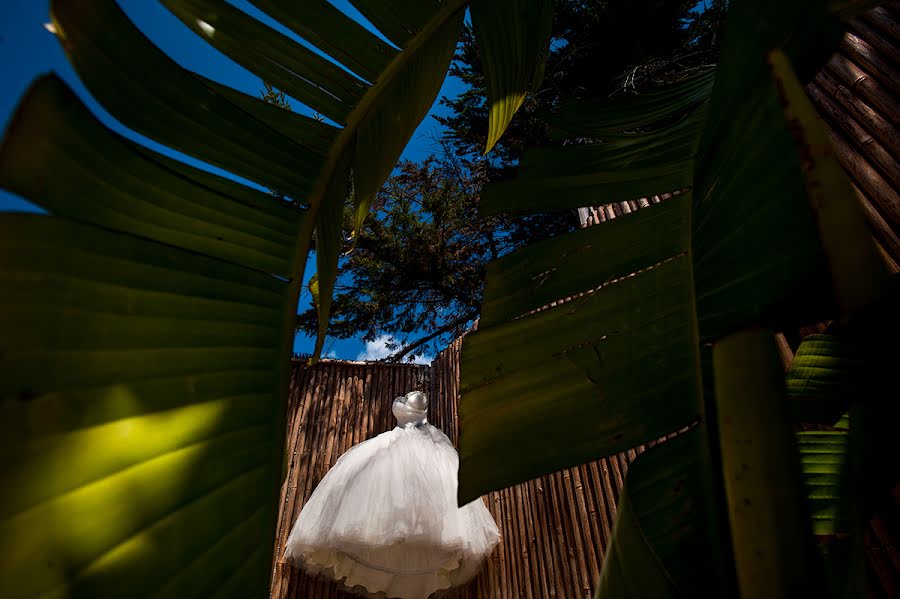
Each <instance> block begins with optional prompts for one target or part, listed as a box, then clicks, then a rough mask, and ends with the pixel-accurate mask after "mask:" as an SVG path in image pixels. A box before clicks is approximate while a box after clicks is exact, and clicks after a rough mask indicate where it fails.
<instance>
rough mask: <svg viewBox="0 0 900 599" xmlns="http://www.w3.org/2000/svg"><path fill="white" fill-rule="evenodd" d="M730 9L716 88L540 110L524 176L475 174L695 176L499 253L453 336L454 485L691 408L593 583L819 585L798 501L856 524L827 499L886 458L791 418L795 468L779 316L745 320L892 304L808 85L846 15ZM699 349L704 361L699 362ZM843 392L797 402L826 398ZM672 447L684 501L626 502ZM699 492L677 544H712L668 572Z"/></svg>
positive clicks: (603, 448) (655, 183) (540, 208)
mask: <svg viewBox="0 0 900 599" xmlns="http://www.w3.org/2000/svg"><path fill="white" fill-rule="evenodd" d="M728 18H729V20H728V24H727V27H726V31H725V36H724V37H723V43H722V46H721V62H720V64H719V66H718V67H717V69H716V71H715V75H714V77H715V79H714V83H713V76H712V75H711V74H710V73H708V72H707V73H704V72H702V71H699V72H698V71H696V70H694V71H693V73H691V72H687V73H685V72H682V76H681V77H679V79H678V81H676V82H675V83H674V84H671V85H668V86H665V87H661V88H658V89H656V90H651V91H649V92H645V93H639V94H638V96H637V98H636V99H635V100H634V101H632V102H629V103H626V102H623V101H621V99H619V98H616V97H613V98H597V97H594V98H585V99H584V100H583V101H582V102H579V103H576V104H574V105H570V106H562V107H559V109H558V110H556V109H557V108H558V107H557V106H551V107H550V110H548V112H550V113H552V116H551V117H550V118H549V119H548V120H549V122H550V123H551V125H552V126H553V130H552V133H553V134H555V135H556V136H557V137H560V138H562V139H564V140H566V141H568V142H569V143H568V144H564V145H563V146H562V147H545V148H537V149H532V150H529V151H527V152H525V154H524V155H522V157H521V159H520V160H519V161H518V171H519V172H518V176H517V177H516V178H515V179H511V180H506V181H502V182H499V183H495V184H494V185H493V186H491V187H490V188H488V189H487V190H486V191H485V193H484V195H483V201H482V203H481V206H480V209H481V212H482V214H485V215H489V216H492V217H493V216H495V215H497V214H502V213H509V212H518V213H540V212H548V211H554V210H560V209H567V208H573V207H576V206H582V205H585V204H594V205H596V204H603V203H607V202H613V201H621V200H624V199H634V200H637V199H639V198H641V197H643V196H647V195H650V194H660V193H664V192H673V191H679V190H684V189H685V188H691V190H690V191H688V192H685V193H682V194H681V195H676V196H675V198H673V199H670V200H667V201H664V202H663V203H662V204H658V205H650V206H649V207H647V208H645V209H643V210H639V211H638V212H637V213H635V214H630V215H625V216H622V217H620V218H618V219H616V220H614V221H613V222H608V223H603V224H601V225H598V226H596V227H595V229H597V231H591V232H583V231H579V232H577V233H572V234H569V235H566V236H562V237H559V238H554V239H550V240H547V241H544V242H541V243H540V244H535V245H533V246H531V247H527V248H525V249H522V250H519V251H516V252H513V253H512V254H510V255H508V256H506V257H504V258H502V259H501V260H499V261H497V262H496V263H494V264H491V265H489V267H488V279H487V283H486V286H485V294H484V302H483V309H484V316H483V318H482V321H481V324H480V326H479V329H478V331H477V332H475V333H473V334H470V335H469V336H467V337H466V340H465V342H464V343H463V350H462V351H463V357H462V366H463V370H462V372H463V379H462V382H461V389H462V404H461V407H460V415H461V424H462V430H463V434H462V438H461V452H460V453H461V461H460V484H459V489H460V501H461V502H465V501H467V500H470V499H472V498H474V497H477V496H479V495H480V494H482V493H484V492H485V491H488V490H492V489H496V488H499V487H503V486H507V485H511V484H515V483H518V482H521V481H523V480H527V479H529V478H533V477H535V476H538V475H541V474H544V473H547V472H551V471H553V470H556V469H558V468H562V467H567V466H571V465H574V464H577V463H580V462H583V461H586V460H589V459H594V458H598V457H602V456H604V455H608V454H610V453H614V452H616V451H621V450H622V449H625V448H628V447H632V446H634V445H637V444H640V443H647V442H649V441H653V440H654V439H656V438H659V437H661V436H663V435H666V434H669V433H672V432H674V431H676V430H679V429H681V428H683V427H685V426H689V425H691V424H692V423H693V422H695V421H697V420H701V421H702V422H703V426H702V429H703V430H705V431H706V433H705V434H704V438H705V443H702V444H700V445H699V446H697V447H699V448H700V449H696V448H695V451H697V452H699V453H697V454H695V455H694V456H692V457H691V458H686V460H687V461H686V460H685V459H682V458H683V457H684V456H682V457H679V456H678V452H679V451H684V447H685V446H684V444H681V445H678V444H675V443H674V442H670V443H662V444H661V445H660V446H659V447H657V448H654V449H653V450H652V451H651V452H649V453H648V455H647V456H646V458H642V459H645V465H644V467H643V468H640V469H639V468H637V467H636V469H635V471H634V472H633V473H632V475H630V476H629V480H628V482H627V483H626V489H625V492H624V496H625V497H626V505H625V506H624V517H627V519H628V521H622V520H620V523H619V527H620V528H621V531H618V529H617V534H618V533H619V532H620V533H621V534H619V536H617V538H616V541H615V543H619V544H620V545H621V546H619V547H617V546H616V544H615V543H614V544H613V546H612V547H611V548H610V549H609V551H610V553H609V555H610V556H611V557H609V558H608V561H607V567H612V568H614V570H613V571H612V572H605V573H604V575H603V576H604V581H606V582H605V583H603V584H602V585H601V589H600V594H601V596H603V597H617V596H629V592H632V593H633V594H634V596H642V594H643V595H645V596H647V595H652V596H657V595H659V596H664V595H665V594H670V595H672V596H690V595H694V594H704V595H710V594H715V595H718V596H733V595H735V594H736V593H738V592H740V594H741V596H745V597H764V596H765V597H769V596H794V595H796V594H816V593H817V592H819V591H823V590H824V584H825V583H824V575H823V573H822V571H821V569H820V568H819V567H818V565H817V561H818V558H817V557H816V556H815V555H814V554H813V552H812V548H813V547H814V541H813V538H812V534H811V533H812V530H813V526H814V525H813V522H812V521H811V520H810V518H809V516H808V515H807V514H808V508H809V506H810V505H812V507H813V509H814V510H815V514H816V520H815V528H816V530H821V531H824V530H833V529H834V528H832V527H844V526H846V522H847V520H840V519H839V518H838V512H839V510H843V509H844V508H843V507H839V504H840V505H844V506H846V505H850V506H856V507H855V508H853V509H855V510H856V513H857V514H862V512H861V511H859V508H860V506H861V502H860V501H859V500H856V499H852V498H851V499H850V500H849V503H848V501H847V496H848V495H851V496H852V495H853V492H855V487H854V485H853V484H852V483H849V484H848V483H847V482H846V481H849V480H858V481H862V480H864V478H860V476H859V474H858V472H859V471H858V468H859V464H860V463H861V462H860V460H859V458H858V456H859V455H863V454H864V455H866V456H867V459H869V458H870V457H871V456H874V455H877V454H876V453H875V452H874V451H873V448H874V447H875V446H878V444H877V443H876V444H873V445H872V446H870V447H869V448H868V449H866V444H865V443H864V442H863V443H862V444H860V443H856V444H854V442H853V439H854V438H857V439H866V438H868V435H860V433H861V431H862V430H873V429H868V428H866V429H863V428H861V427H864V426H871V422H872V421H871V420H866V419H862V420H860V419H855V418H852V417H851V423H853V424H851V434H850V440H849V441H847V442H845V441H846V439H844V438H839V437H837V436H836V437H835V438H833V439H829V438H824V437H823V438H813V437H811V436H809V435H801V436H800V437H799V445H800V446H801V448H802V450H803V455H804V457H803V460H804V466H806V467H808V468H809V472H808V473H807V478H806V483H807V485H806V486H804V484H803V482H804V481H803V479H802V478H801V475H800V472H801V469H800V461H799V457H798V455H799V454H798V451H797V446H798V441H797V440H795V438H794V436H793V435H792V434H791V430H792V427H793V426H794V414H793V413H792V412H791V410H790V409H789V406H788V405H787V404H786V403H785V401H784V399H785V390H784V388H783V382H782V380H781V372H780V370H779V369H778V368H777V366H775V365H776V364H777V362H776V361H775V356H774V349H773V346H772V344H771V343H770V342H767V341H765V340H766V338H767V337H768V335H769V334H768V333H765V332H758V331H760V330H762V331H765V329H766V328H768V327H771V328H778V327H782V326H799V325H802V324H804V323H809V322H814V321H816V320H820V319H824V318H830V319H840V318H841V317H842V315H843V317H844V318H849V319H851V320H853V319H855V318H858V317H859V314H860V310H861V309H862V306H866V309H868V310H871V309H872V308H873V307H874V306H876V305H878V304H879V303H880V302H884V301H886V299H885V293H886V290H887V286H886V283H885V281H886V278H885V276H884V273H883V267H882V265H881V264H879V263H878V262H877V260H876V259H875V253H874V251H873V248H872V247H871V239H870V238H869V236H868V233H867V232H866V230H865V228H864V225H863V220H862V219H861V217H860V208H859V206H858V205H857V201H856V199H855V198H854V196H853V195H852V193H851V192H850V190H849V188H848V187H847V183H846V180H845V175H844V174H843V173H842V171H841V170H840V167H839V165H838V164H837V163H836V161H834V160H833V158H832V157H831V155H830V154H829V151H830V150H829V147H828V142H827V139H826V138H825V136H824V134H823V132H822V131H821V129H820V128H821V124H820V123H818V122H817V121H816V119H815V118H814V117H813V113H812V109H811V107H810V106H809V105H808V101H805V97H804V96H803V92H802V80H803V78H808V77H809V76H811V75H812V73H814V72H815V70H816V69H817V68H818V67H819V66H820V65H821V64H822V63H823V62H824V60H825V59H826V58H827V56H828V55H829V53H830V52H831V51H832V50H833V48H834V47H835V45H836V44H837V41H838V40H839V38H840V27H839V26H838V25H837V24H836V22H835V20H834V18H833V15H830V14H828V12H827V10H826V7H825V6H824V5H823V4H822V3H819V2H816V1H814V0H811V1H809V2H804V3H799V4H792V5H791V6H789V7H787V6H784V5H782V4H780V3H777V2H774V1H772V2H765V3H754V2H749V1H748V2H731V3H730V8H729V13H728ZM551 60H552V58H551ZM548 72H549V69H548ZM798 77H799V78H798ZM632 80H634V78H633V77H632ZM598 95H600V94H598ZM602 95H606V94H602ZM463 101H464V102H465V101H468V99H464V100H463ZM469 106H470V107H472V108H477V107H475V106H474V105H472V104H470V105H469ZM526 110H527V107H526ZM460 118H462V117H460ZM465 118H468V119H470V120H471V121H475V120H476V117H475V116H473V115H472V114H468V115H465ZM579 126H581V127H580V128H579ZM457 142H458V143H459V144H461V145H465V144H466V143H467V141H466V140H465V139H458V140H457ZM498 147H500V152H501V158H500V160H501V161H502V160H503V159H504V158H503V148H502V145H501V146H498ZM513 161H514V159H511V160H510V162H513ZM666 212H668V214H666ZM839 214H842V215H843V216H837V215H839ZM891 321H892V322H893V321H894V319H892V320H891ZM760 327H761V328H760ZM747 328H751V329H754V330H755V331H757V332H750V333H746V332H743V333H742V332H741V331H743V330H744V329H747ZM871 332H872V331H871V330H869V333H866V334H864V335H863V336H862V338H863V339H865V340H866V343H869V344H870V343H871V342H872V340H873V339H874V336H873V335H871ZM725 340H728V341H725ZM701 344H703V345H701ZM709 344H712V345H713V351H714V354H715V355H717V356H718V358H717V359H716V360H715V361H714V363H708V364H706V365H705V366H703V367H702V368H701V348H702V347H703V346H705V345H709ZM868 355H869V356H870V357H871V356H872V354H868ZM879 360H880V359H879ZM871 363H872V360H870V361H869V364H871ZM868 371H869V372H871V370H868ZM836 375H837V376H841V374H836ZM798 376H799V377H802V376H803V375H802V374H800V373H793V374H792V377H793V381H794V382H793V388H794V389H795V390H796V389H797V388H798V381H797V377H798ZM853 376H854V380H859V379H858V377H859V376H860V373H858V372H857V373H855V374H854V375H853ZM863 376H865V375H863ZM877 380H878V381H879V386H878V389H879V394H880V395H884V394H886V393H887V391H886V389H887V388H888V387H887V386H886V385H884V380H883V379H882V378H881V377H878V378H877ZM701 382H703V383H704V384H701ZM845 383H846V381H841V384H845ZM846 388H847V387H846V386H841V385H840V384H829V386H828V387H823V390H830V391H839V390H841V389H843V390H846ZM847 404H848V398H847V397H846V396H844V397H834V398H832V401H830V402H829V405H825V406H820V405H808V406H807V407H808V408H809V409H810V410H812V411H815V412H817V413H818V416H819V417H821V416H822V414H821V412H822V411H829V412H831V413H833V411H834V410H835V409H836V407H835V406H839V405H844V406H846V405H847ZM823 408H824V410H823ZM864 411H865V410H864ZM866 423H869V424H866ZM854 430H856V431H857V433H856V434H855V435H854V433H853V431H854ZM882 430H883V429H882ZM873 438H876V439H883V438H885V437H884V434H883V432H879V434H875V435H873ZM854 447H856V449H854ZM650 454H652V457H651V455H650ZM701 454H705V455H708V456H709V459H708V460H707V459H705V458H704V457H703V455H701ZM847 454H849V455H850V456H851V457H849V458H848V457H847ZM854 455H855V456H857V457H856V458H853V457H852V456H854ZM701 458H702V459H701ZM819 459H823V460H824V469H823V470H820V472H819V473H818V474H819V475H824V476H818V475H816V473H815V470H816V469H817V468H819V469H822V468H823V463H820V462H818V461H817V460H819ZM648 462H649V464H651V465H650V466H647V465H646V464H647V463H648ZM686 463H694V464H705V466H704V467H703V468H701V469H695V470H694V472H695V476H699V477H702V478H703V479H704V482H703V484H697V485H693V486H688V487H687V490H688V492H689V493H692V494H693V496H692V497H679V498H678V500H677V501H675V500H673V499H672V497H670V496H664V497H653V499H654V500H657V504H658V505H655V504H653V503H650V502H649V501H650V500H649V499H647V500H645V501H647V503H643V504H640V503H639V502H638V499H637V498H638V497H639V496H640V495H639V493H638V491H637V490H636V489H642V488H643V486H645V485H646V484H647V482H646V481H647V480H650V481H654V482H659V485H660V488H661V489H664V488H665V487H666V485H671V484H672V478H671V477H677V476H679V474H678V473H676V472H675V469H676V468H677V467H679V465H680V464H686ZM854 468H856V469H857V470H856V472H857V474H856V475H853V476H852V477H851V478H846V476H847V475H848V473H850V474H852V473H853V472H854ZM648 470H649V471H648ZM842 481H843V482H842ZM874 485H875V482H874V481H868V482H867V483H866V484H865V485H863V486H862V487H861V488H863V489H865V488H873V487H874ZM660 492H662V493H665V491H660ZM857 493H862V496H865V495H866V494H867V493H868V491H860V492H857ZM804 495H808V496H809V497H810V498H811V499H812V502H811V503H809V501H808V499H804ZM630 502H634V503H635V504H638V505H630ZM697 504H702V505H706V506H711V507H710V509H709V510H708V511H709V513H708V514H707V518H706V519H705V521H701V522H691V524H692V525H695V530H694V531H693V532H692V533H691V535H689V537H690V539H689V540H685V539H682V541H679V542H680V543H684V544H695V545H700V544H703V543H712V544H713V550H712V555H714V556H721V557H720V558H718V559H716V561H715V562H707V563H704V562H703V560H701V561H700V562H699V563H698V564H695V565H694V564H691V565H688V567H687V569H686V571H682V569H683V566H684V564H683V563H682V562H680V561H679V559H680V557H681V556H680V554H679V553H678V552H677V551H672V550H666V549H665V547H666V546H667V545H666V544H667V543H672V545H668V547H669V549H671V547H672V546H675V545H676V543H674V542H673V539H677V538H678V537H677V534H678V533H685V534H687V532H689V531H685V530H684V528H683V526H684V525H683V521H684V514H685V510H688V511H689V509H688V507H686V506H691V505H697ZM642 512H646V513H642ZM861 521H863V520H861V519H859V518H857V520H856V524H855V525H854V526H855V528H854V531H853V532H854V534H855V538H860V534H861V528H860V526H859V522H861ZM620 537H621V538H620ZM623 560H625V563H623ZM695 568H699V569H700V571H703V569H704V568H711V569H713V570H714V571H715V572H717V573H718V574H719V575H720V576H719V577H718V580H715V581H714V582H715V589H714V591H710V590H709V589H707V590H705V591H703V592H702V593H700V592H698V591H697V590H696V588H695V585H696V583H697V578H696V576H697V575H699V574H698V572H697V571H696V570H695ZM732 569H733V571H734V572H735V574H734V575H732V574H730V572H731V571H732ZM642 572H646V573H647V577H646V578H641V577H640V576H639V575H638V574H637V573H642ZM652 572H656V573H657V574H651V573H652ZM707 572H708V570H707V571H703V575H706V574H707ZM838 578H839V577H838ZM612 580H615V581H616V582H615V583H612V582H610V581H612ZM654 581H655V584H654ZM704 582H706V583H709V582H710V581H709V578H708V577H707V578H706V579H705V581H704ZM641 584H646V585H647V586H646V588H644V591H645V592H644V593H641V592H636V591H634V589H641V588H643V587H641V586H640V585H641ZM629 589H630V590H629Z"/></svg>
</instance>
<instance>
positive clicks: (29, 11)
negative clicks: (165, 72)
mask: <svg viewBox="0 0 900 599" xmlns="http://www.w3.org/2000/svg"><path fill="white" fill-rule="evenodd" d="M230 1H231V4H234V5H235V6H237V7H239V8H242V9H244V10H246V11H247V12H248V13H250V14H253V15H254V16H257V17H258V18H261V19H262V20H265V21H266V23H267V24H269V25H273V26H275V25H277V24H275V23H274V22H273V21H271V20H267V19H266V17H265V16H264V15H262V14H261V13H259V11H256V10H255V9H254V8H253V7H252V6H250V5H249V3H247V2H246V1H245V0H230ZM301 1H302V0H301ZM332 3H333V4H335V5H336V6H337V7H338V8H339V9H341V10H343V11H344V12H346V13H347V14H349V15H350V16H351V17H353V18H355V19H357V20H359V21H360V22H363V24H364V25H366V26H367V27H368V28H369V29H372V27H371V25H369V24H368V23H367V22H365V19H363V18H362V17H361V16H360V15H359V13H358V12H356V11H355V9H353V7H352V6H350V4H349V3H348V2H347V1H346V0H333V2H332ZM119 5H120V6H121V7H122V8H123V9H124V10H125V12H126V13H128V15H129V17H131V19H132V20H134V21H135V22H136V23H137V24H138V26H139V27H140V28H141V29H142V30H143V31H144V33H145V34H146V35H147V36H148V37H149V38H150V39H151V40H152V41H153V42H154V43H155V44H157V45H158V46H159V47H160V48H162V50H163V51H165V52H166V53H168V54H169V55H170V56H171V57H173V58H174V59H175V60H177V61H178V62H179V63H181V64H182V65H183V66H185V67H187V68H189V69H191V70H193V71H196V72H199V73H202V74H203V75H206V76H207V77H211V78H213V79H216V80H218V81H221V82H222V83H225V84H227V85H230V86H231V87H234V88H235V89H239V90H241V91H243V92H245V93H248V94H253V95H258V93H259V90H260V89H261V88H262V83H261V81H260V80H259V78H258V77H256V76H255V75H254V74H252V73H250V72H249V71H247V70H246V69H244V68H243V67H241V66H240V65H238V64H237V63H235V62H233V61H231V60H230V59H229V58H227V57H225V56H224V55H223V54H220V53H219V52H217V51H216V50H215V49H214V48H212V46H210V45H209V44H207V43H206V42H204V41H203V40H202V39H201V38H200V37H198V36H196V35H195V34H194V33H193V32H192V31H190V30H189V29H188V28H187V27H186V26H184V25H183V24H182V23H181V22H180V21H179V20H178V19H176V18H175V17H174V16H172V15H171V14H170V13H169V12H168V11H166V10H165V8H163V7H162V6H161V5H160V4H159V3H158V2H149V1H147V0H119ZM48 7H49V2H44V1H40V0H0V90H2V92H0V129H2V130H3V131H5V130H6V126H7V124H8V122H9V119H10V117H11V116H12V113H13V111H14V110H15V107H16V103H17V102H18V101H19V98H21V96H22V94H23V93H24V92H25V90H26V89H27V87H28V85H29V83H30V82H31V81H32V80H33V79H34V78H35V77H37V76H38V75H41V74H43V73H46V72H48V71H54V72H56V73H58V74H59V75H60V76H61V77H62V78H63V79H64V80H65V81H66V82H68V83H69V85H71V86H72V88H73V89H74V90H75V91H76V93H78V95H79V96H81V98H82V99H83V100H84V101H85V102H86V103H87V104H88V106H89V107H90V108H91V110H92V111H93V112H94V114H96V115H97V116H98V118H100V119H101V120H102V121H103V122H104V123H106V124H107V125H108V126H109V127H111V128H113V129H114V130H116V131H118V132H119V133H122V134H123V135H126V136H128V137H130V138H131V139H133V140H135V141H138V142H140V143H143V144H145V145H147V146H150V147H152V148H153V149H155V150H157V151H160V152H163V153H165V154H168V155H170V156H175V157H177V158H179V159H181V160H184V161H185V162H189V163H190V164H192V165H194V166H197V167H200V168H205V169H208V170H211V171H213V172H217V173H219V174H224V175H228V173H225V172H223V171H221V170H219V169H217V168H215V167H212V166H209V165H206V164H204V163H202V162H199V161H197V160H194V159H192V158H190V157H187V156H184V155H182V154H179V153H176V152H173V151H171V150H168V149H167V148H165V147H164V146H161V145H159V144H156V143H155V142H153V141H152V140H149V139H147V138H146V137H143V136H141V135H139V134H137V133H134V132H132V131H130V130H128V129H126V128H124V127H123V126H122V125H120V124H119V123H118V122H117V121H115V119H113V118H112V117H111V116H110V115H109V114H108V113H106V111H104V110H103V108H102V107H101V106H100V105H99V104H97V103H96V102H95V101H94V100H93V98H91V96H90V94H89V93H88V92H87V90H86V89H85V88H84V86H83V85H81V83H80V82H79V81H78V77H77V76H76V75H75V72H74V70H73V69H72V67H71V66H70V64H69V62H68V60H67V59H66V57H65V54H64V53H63V51H62V48H61V46H60V45H59V43H58V42H57V40H56V38H55V37H54V36H53V35H52V34H51V33H49V32H48V31H47V30H45V29H44V23H46V22H47V21H49V18H48V12H49V8H48ZM279 30H280V31H281V32H282V33H284V34H286V35H289V36H290V37H294V38H295V39H296V36H294V35H293V33H291V32H289V31H288V30H285V29H283V28H279ZM462 88H463V85H462V83H461V82H460V81H459V80H457V79H454V78H448V79H447V80H446V81H445V82H444V87H443V88H442V90H441V94H440V95H441V96H451V97H452V96H455V95H456V94H458V93H459V92H460V91H462ZM292 105H293V108H294V109H295V110H298V111H300V112H304V111H306V109H305V107H303V106H302V105H300V103H298V102H296V101H292ZM440 111H441V109H440V107H438V106H437V105H435V106H434V107H433V108H432V111H431V113H430V114H437V113H440ZM444 111H446V109H444ZM306 112H307V113H308V111H306ZM439 131H440V130H439V127H438V125H437V123H436V122H435V121H434V120H433V119H432V118H430V116H429V117H427V118H426V119H425V121H423V123H422V124H421V125H420V126H419V128H418V130H417V131H416V133H415V134H414V135H413V138H412V140H411V141H410V143H409V145H408V146H407V148H406V150H405V151H404V153H403V156H402V157H403V158H408V159H411V160H420V159H422V158H424V157H426V156H427V155H428V154H429V153H430V152H431V151H432V146H433V143H432V141H431V140H432V138H433V137H434V136H435V135H436V134H437V133H439ZM10 210H15V211H25V210H36V208H35V207H34V206H33V205H31V204H30V203H29V202H27V201H25V200H24V199H23V198H21V197H19V196H16V195H14V194H10V193H7V192H5V191H3V190H0V211H10ZM311 270H312V268H307V272H306V278H307V279H308V277H309V276H311V274H312V272H311ZM308 297H309V296H308V295H306V296H305V297H301V304H306V303H308V301H309V299H308ZM384 341H385V340H384V339H381V340H378V341H376V342H374V343H369V344H368V345H367V344H364V343H363V342H362V341H361V340H358V339H351V340H332V339H328V340H327V341H326V344H325V352H324V353H325V354H327V355H330V356H331V357H336V358H341V359H356V358H357V357H359V356H360V355H361V354H364V353H366V352H368V353H367V357H372V358H374V357H378V356H379V355H381V353H383V349H384ZM312 345H313V340H312V339H309V338H305V337H302V336H298V338H297V339H296V341H295V343H294V350H295V351H298V352H308V351H311V350H312Z"/></svg>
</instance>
